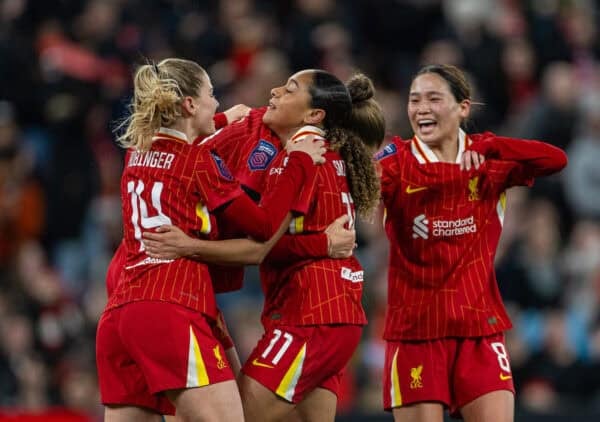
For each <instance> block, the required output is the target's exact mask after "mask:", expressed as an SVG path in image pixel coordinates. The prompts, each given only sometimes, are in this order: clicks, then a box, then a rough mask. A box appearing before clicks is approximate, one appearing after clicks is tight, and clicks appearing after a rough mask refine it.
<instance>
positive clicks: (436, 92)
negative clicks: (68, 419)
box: [408, 91, 443, 96]
mask: <svg viewBox="0 0 600 422" xmlns="http://www.w3.org/2000/svg"><path fill="white" fill-rule="evenodd" d="M408 95H409V96H415V95H443V93H442V92H441V91H426V92H415V91H412V92H410V93H409V94H408Z"/></svg>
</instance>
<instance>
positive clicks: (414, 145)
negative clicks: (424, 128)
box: [410, 128, 470, 164]
mask: <svg viewBox="0 0 600 422" xmlns="http://www.w3.org/2000/svg"><path fill="white" fill-rule="evenodd" d="M467 144H470V140H469V137H468V136H467V134H466V133H465V131H464V130H462V129H461V128H458V152H457V153H456V159H455V160H454V162H455V163H456V164H459V163H460V158H461V157H462V154H463V152H464V151H465V149H466V147H467ZM410 149H411V151H412V153H413V155H414V156H415V158H416V159H417V161H418V162H419V163H420V164H425V163H439V162H440V160H439V159H438V157H437V155H435V153H434V152H433V151H432V150H431V148H429V146H428V145H427V144H426V143H425V142H423V141H421V140H420V139H419V137H418V136H417V135H415V136H414V137H413V140H412V142H411V145H410Z"/></svg>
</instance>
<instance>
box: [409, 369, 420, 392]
mask: <svg viewBox="0 0 600 422" xmlns="http://www.w3.org/2000/svg"><path fill="white" fill-rule="evenodd" d="M422 372H423V365H419V366H417V367H416V368H410V377H411V378H412V381H411V382H410V388H411V389H413V390H414V389H416V388H423V378H421V373H422Z"/></svg>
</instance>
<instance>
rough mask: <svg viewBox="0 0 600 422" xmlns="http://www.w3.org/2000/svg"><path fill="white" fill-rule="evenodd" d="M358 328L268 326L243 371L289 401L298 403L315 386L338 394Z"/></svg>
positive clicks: (358, 331) (350, 326) (345, 326)
mask: <svg viewBox="0 0 600 422" xmlns="http://www.w3.org/2000/svg"><path fill="white" fill-rule="evenodd" d="M361 332H362V327H361V326H356V325H339V326H327V325H323V326H300V327H296V326H278V327H273V328H270V329H267V330H266V332H265V334H264V335H263V337H262V338H261V339H260V340H259V342H258V344H257V346H256V347H255V349H254V350H253V351H252V353H251V354H250V357H249V358H248V360H247V361H246V363H245V364H244V367H243V368H242V372H243V373H244V374H245V375H246V376H248V377H250V378H252V379H254V380H256V381H258V382H259V383H260V384H262V385H263V386H264V387H266V388H267V389H269V390H270V391H272V392H273V393H274V394H275V395H277V396H279V397H281V398H283V399H285V400H287V401H288V402H291V403H299V402H300V401H301V400H302V399H303V398H304V396H305V395H306V394H307V393H309V392H310V391H312V390H314V389H315V388H317V387H322V388H326V389H329V390H330V391H332V392H333V393H334V394H337V390H338V388H339V379H340V375H341V373H342V371H343V370H344V368H345V366H346V364H347V363H348V361H349V360H350V358H351V357H352V355H353V354H354V351H355V350H356V347H357V346H358V343H359V341H360V335H361Z"/></svg>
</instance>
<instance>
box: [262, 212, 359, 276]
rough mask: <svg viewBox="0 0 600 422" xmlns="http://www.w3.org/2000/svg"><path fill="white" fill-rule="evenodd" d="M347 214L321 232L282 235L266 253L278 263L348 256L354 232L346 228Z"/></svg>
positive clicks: (351, 247) (353, 242)
mask: <svg viewBox="0 0 600 422" xmlns="http://www.w3.org/2000/svg"><path fill="white" fill-rule="evenodd" d="M347 222H348V215H343V216H341V217H339V218H338V219H336V220H335V221H334V222H332V223H331V224H330V225H329V226H328V227H327V229H326V230H325V231H324V232H323V233H314V234H305V235H290V234H286V235H284V236H283V237H282V238H281V239H279V241H278V242H277V243H276V244H275V246H274V247H273V248H272V249H271V251H270V252H269V255H267V260H268V261H269V262H272V263H276V264H279V265H282V264H289V263H292V262H297V261H302V260H305V259H320V258H328V257H329V258H348V257H349V256H351V255H352V251H353V250H354V246H355V244H356V232H355V231H354V230H349V229H346V228H345V227H344V226H345V224H346V223H347Z"/></svg>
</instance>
